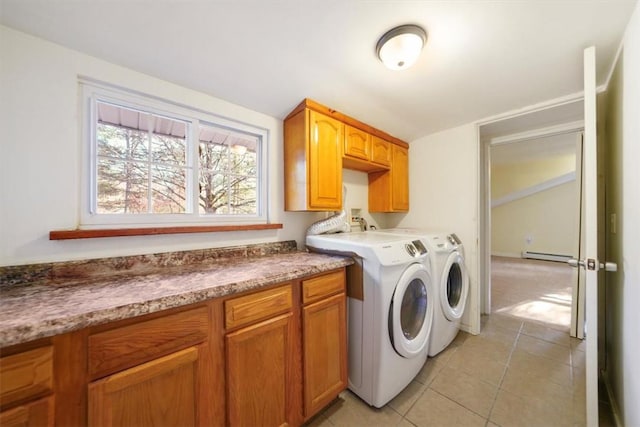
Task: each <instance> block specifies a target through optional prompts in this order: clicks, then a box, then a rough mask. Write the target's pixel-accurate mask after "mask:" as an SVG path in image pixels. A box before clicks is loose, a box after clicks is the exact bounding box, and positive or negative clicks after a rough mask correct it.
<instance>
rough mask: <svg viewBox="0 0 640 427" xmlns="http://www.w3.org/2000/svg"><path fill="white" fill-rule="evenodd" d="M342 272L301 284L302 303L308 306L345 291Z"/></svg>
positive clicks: (324, 275)
mask: <svg viewBox="0 0 640 427" xmlns="http://www.w3.org/2000/svg"><path fill="white" fill-rule="evenodd" d="M345 281H346V279H345V273H344V270H340V271H336V272H333V273H328V274H323V275H322V276H318V277H314V278H312V279H307V280H304V281H303V282H302V302H303V303H304V304H308V303H310V302H314V301H318V300H321V299H323V298H326V297H328V296H331V295H335V294H337V293H340V292H344V290H345Z"/></svg>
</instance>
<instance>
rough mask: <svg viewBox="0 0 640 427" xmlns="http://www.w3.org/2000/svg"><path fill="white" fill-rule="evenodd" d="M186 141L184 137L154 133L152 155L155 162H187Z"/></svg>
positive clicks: (182, 163) (175, 163)
mask: <svg viewBox="0 0 640 427" xmlns="http://www.w3.org/2000/svg"><path fill="white" fill-rule="evenodd" d="M186 152H187V151H186V142H185V140H184V139H182V138H175V137H171V136H162V135H157V134H155V135H153V137H152V139H151V155H152V157H153V161H154V162H159V163H168V164H173V165H179V166H182V165H184V164H186V157H185V154H186Z"/></svg>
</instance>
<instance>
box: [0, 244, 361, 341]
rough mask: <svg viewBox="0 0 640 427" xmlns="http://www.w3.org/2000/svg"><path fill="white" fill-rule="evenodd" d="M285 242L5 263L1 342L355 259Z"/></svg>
mask: <svg viewBox="0 0 640 427" xmlns="http://www.w3.org/2000/svg"><path fill="white" fill-rule="evenodd" d="M285 243H286V244H285V245H282V242H280V243H279V244H280V245H281V247H279V248H277V250H273V249H272V247H271V246H269V245H268V244H265V245H262V248H263V249H265V248H266V249H265V250H258V251H257V252H256V250H255V248H254V247H253V246H251V247H248V248H249V250H247V249H246V248H247V247H243V248H244V249H242V248H225V249H222V250H218V251H216V250H207V251H190V252H181V253H179V254H181V255H180V256H175V254H176V253H172V254H171V255H165V254H161V255H160V256H159V255H158V254H156V255H151V256H150V255H143V256H138V257H121V258H110V259H106V260H107V261H105V260H95V261H81V262H70V263H58V264H46V265H45V264H42V265H39V266H38V268H36V267H32V266H27V267H2V268H0V348H2V347H7V346H10V345H14V344H19V343H23V342H28V341H32V340H35V339H38V338H44V337H48V336H53V335H57V334H61V333H65V332H70V331H74V330H78V329H82V328H85V327H87V326H92V325H98V324H102V323H106V322H111V321H115V320H121V319H126V318H129V317H134V316H139V315H142V314H147V313H153V312H157V311H160V310H165V309H169V308H174V307H179V306H183V305H187V304H192V303H196V302H199V301H204V300H207V299H210V298H215V297H221V296H225V295H231V294H234V293H238V292H243V291H248V290H252V289H257V288H260V287H263V286H268V285H272V284H276V283H280V282H285V281H287V280H292V279H297V278H300V277H303V276H307V275H310V274H316V273H321V272H324V271H329V270H333V269H336V268H341V267H344V266H347V265H350V264H351V263H352V262H353V261H352V260H351V259H350V258H345V257H341V256H333V255H325V254H318V253H308V252H299V251H296V250H295V242H285ZM291 243H292V244H291ZM230 249H232V250H230ZM221 251H222V252H221ZM224 251H227V252H224ZM194 252H198V253H197V254H194ZM221 253H222V255H220V254H221ZM194 257H195V258H194ZM167 260H169V261H167ZM74 272H75V275H74Z"/></svg>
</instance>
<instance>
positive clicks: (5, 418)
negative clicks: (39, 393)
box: [0, 396, 55, 427]
mask: <svg viewBox="0 0 640 427" xmlns="http://www.w3.org/2000/svg"><path fill="white" fill-rule="evenodd" d="M54 425H55V421H54V398H53V396H49V397H45V398H42V399H39V400H36V401H34V402H30V403H25V404H24V405H20V406H17V407H15V408H12V409H8V410H6V411H3V412H0V426H3V427H14V426H15V427H18V426H38V427H40V426H47V427H53V426H54Z"/></svg>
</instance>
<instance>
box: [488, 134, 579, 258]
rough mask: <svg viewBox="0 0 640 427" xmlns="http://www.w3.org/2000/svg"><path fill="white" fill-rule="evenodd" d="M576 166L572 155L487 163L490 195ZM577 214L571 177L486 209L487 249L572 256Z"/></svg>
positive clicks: (504, 253)
mask: <svg viewBox="0 0 640 427" xmlns="http://www.w3.org/2000/svg"><path fill="white" fill-rule="evenodd" d="M569 137H570V138H572V140H573V138H575V137H574V136H573V135H569ZM575 169H576V156H575V154H571V155H560V156H553V157H547V158H543V159H537V160H526V159H517V161H514V162H510V163H507V164H498V165H492V166H491V198H492V199H493V200H496V199H499V198H501V197H504V196H508V195H509V194H513V192H516V191H521V190H524V189H526V188H531V187H535V186H536V185H539V184H541V183H543V182H546V181H549V180H550V179H553V178H557V177H558V176H561V175H564V174H566V173H569V172H575ZM578 213H579V199H578V189H577V187H576V180H575V179H574V180H572V181H570V182H566V183H564V184H561V185H558V186H555V187H553V188H548V189H546V190H544V191H539V192H537V193H535V194H531V195H529V196H527V197H522V198H519V199H516V200H512V201H510V202H507V203H504V204H501V205H499V206H496V207H494V208H492V209H491V253H492V255H500V256H510V257H517V258H519V257H520V256H521V254H522V252H523V251H532V252H542V253H551V254H558V255H571V256H574V257H575V256H577V255H578V235H579V233H578V225H579V222H578Z"/></svg>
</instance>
